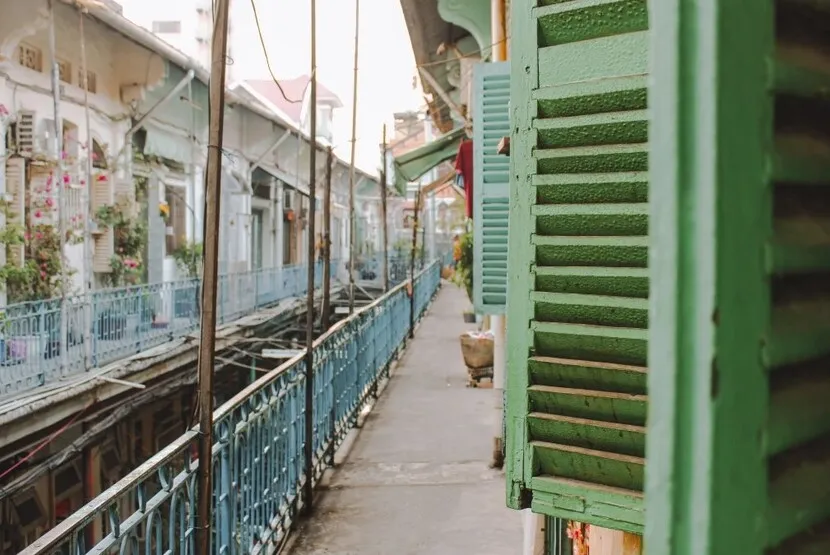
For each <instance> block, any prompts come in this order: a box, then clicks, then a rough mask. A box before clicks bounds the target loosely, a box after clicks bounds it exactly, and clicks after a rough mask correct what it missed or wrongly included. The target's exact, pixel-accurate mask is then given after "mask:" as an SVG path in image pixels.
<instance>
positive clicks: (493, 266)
mask: <svg viewBox="0 0 830 555" xmlns="http://www.w3.org/2000/svg"><path fill="white" fill-rule="evenodd" d="M473 94H474V98H475V101H474V105H473V175H474V178H473V179H474V180H475V183H474V185H473V222H474V228H473V233H474V238H473V249H474V252H473V260H474V266H473V305H474V307H475V309H476V312H478V313H479V314H504V313H505V307H506V305H507V250H508V243H507V233H508V217H509V204H510V201H509V196H510V177H509V174H510V160H509V158H508V157H507V156H504V155H500V154H497V153H496V150H497V149H498V144H499V141H501V139H502V138H503V137H507V136H509V135H510V111H509V103H510V64H509V63H508V62H499V63H480V64H477V65H476V66H474V68H473Z"/></svg>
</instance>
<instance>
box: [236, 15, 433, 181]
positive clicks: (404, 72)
mask: <svg viewBox="0 0 830 555" xmlns="http://www.w3.org/2000/svg"><path fill="white" fill-rule="evenodd" d="M254 1H255V2H256V7H257V13H258V15H259V20H260V24H261V26H262V29H263V35H264V37H265V44H266V47H267V50H268V56H269V58H270V60H271V67H272V69H273V71H274V73H275V75H276V76H277V77H278V78H291V77H294V76H297V75H301V74H308V73H309V71H310V63H311V62H310V56H311V55H310V48H309V45H310V20H311V17H310V0H254ZM232 2H233V3H232V4H231V6H232V14H231V21H232V25H233V37H232V40H233V45H232V48H233V77H234V79H267V78H269V74H268V70H267V66H266V63H265V56H264V54H263V52H262V47H261V45H260V42H259V38H258V36H257V34H256V26H255V24H254V17H253V11H252V8H251V0H232ZM354 21H355V0H317V65H318V70H317V75H318V79H319V82H320V83H322V84H324V85H325V86H326V87H327V88H328V89H330V90H331V91H332V92H334V93H335V94H337V96H339V97H340V99H341V100H342V102H343V105H344V106H343V108H341V109H340V110H338V111H337V113H336V115H335V121H334V135H335V137H334V140H335V151H336V152H337V154H338V155H339V156H341V157H342V158H344V159H346V160H348V159H349V154H350V152H349V151H350V145H349V140H350V138H351V116H352V109H351V107H352V98H353V95H352V87H353V82H354V81H353V79H354ZM358 51H359V61H358V93H357V98H358V104H357V148H356V154H355V158H356V163H357V165H358V166H359V167H361V168H362V169H365V170H367V171H371V172H372V173H374V172H375V170H376V169H377V167H378V165H379V159H380V154H379V146H378V145H380V143H381V134H382V126H383V124H384V123H388V124H389V125H390V135H391V124H392V121H393V120H392V114H393V113H394V112H399V111H405V110H414V109H417V108H418V107H419V105H421V104H422V103H423V101H422V99H421V96H420V94H419V93H418V92H417V91H415V90H413V88H412V79H413V76H414V75H415V60H414V56H413V54H412V47H411V45H410V42H409V34H408V32H407V29H406V25H405V23H404V18H403V13H402V12H401V6H400V2H399V0H360V43H359V48H358Z"/></svg>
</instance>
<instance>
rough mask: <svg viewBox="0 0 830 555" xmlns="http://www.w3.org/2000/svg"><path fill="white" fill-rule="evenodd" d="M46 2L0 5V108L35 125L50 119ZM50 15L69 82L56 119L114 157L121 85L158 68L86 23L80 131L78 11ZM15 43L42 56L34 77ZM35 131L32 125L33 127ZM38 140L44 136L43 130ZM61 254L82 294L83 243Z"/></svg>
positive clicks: (77, 207) (123, 110)
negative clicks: (31, 118)
mask: <svg viewBox="0 0 830 555" xmlns="http://www.w3.org/2000/svg"><path fill="white" fill-rule="evenodd" d="M46 5H47V4H46V0H26V1H21V0H16V1H14V2H11V1H8V0H6V1H5V2H4V6H3V16H2V17H0V37H3V41H2V43H0V104H2V105H3V106H5V107H6V109H7V110H8V111H9V112H11V113H12V114H15V113H17V112H18V111H20V110H32V111H34V112H36V119H37V120H45V119H49V120H53V119H54V108H53V100H52V92H51V91H52V82H51V73H50V69H51V64H52V60H51V58H50V56H49V36H48V19H47V16H48V13H47V11H46ZM55 14H56V16H55V17H56V29H57V32H56V43H57V52H58V57H59V59H61V60H62V61H65V62H68V63H69V64H70V65H71V71H70V75H71V80H72V82H71V83H63V101H62V102H61V118H62V119H63V120H68V121H69V122H71V123H72V124H74V125H76V126H77V127H78V142H79V143H80V144H81V145H84V146H86V145H87V144H88V143H89V136H90V135H91V136H92V137H93V138H94V139H95V140H96V141H97V142H99V143H100V144H102V145H103V146H104V147H105V148H106V150H107V154H108V155H109V156H115V155H116V154H117V153H118V151H119V150H120V149H121V148H122V146H123V144H124V133H125V132H126V131H127V130H128V128H129V119H128V115H129V114H128V109H127V107H126V106H124V105H123V104H122V103H121V102H120V88H121V85H122V84H127V83H130V84H132V83H145V84H146V83H149V84H151V85H154V84H156V83H158V82H159V81H160V80H161V79H162V78H163V76H164V63H163V61H162V60H160V59H159V58H158V56H154V55H153V54H151V53H150V52H149V51H148V50H146V49H144V48H142V47H139V46H137V45H135V44H133V43H131V42H129V41H127V40H126V39H124V38H122V37H121V35H119V34H116V33H114V32H113V31H110V30H109V29H107V28H105V27H103V26H101V25H98V24H97V23H95V22H94V21H93V20H92V19H89V18H87V19H86V20H85V35H86V51H87V64H88V69H89V70H90V71H92V72H94V73H95V75H96V82H97V93H96V94H90V95H89V97H90V98H89V106H90V110H89V113H90V122H89V123H90V125H89V129H87V126H86V115H85V109H84V100H83V98H84V95H83V91H82V89H81V87H80V86H79V85H80V83H79V80H80V77H79V71H80V68H81V46H80V40H79V36H80V35H79V32H78V29H79V16H78V12H77V11H76V10H73V9H71V8H70V7H68V6H65V5H63V4H61V3H56V12H55ZM21 41H23V42H25V43H26V44H28V45H30V46H33V47H35V48H38V49H39V50H40V51H41V53H42V62H43V64H42V71H41V72H37V71H33V70H30V69H28V68H25V67H22V66H20V65H18V64H17V60H18V56H17V47H18V44H19V43H20V42H21ZM39 127H40V126H39V125H37V124H36V129H38V128H39ZM39 135H40V137H41V138H44V137H45V135H44V132H43V131H40V132H39ZM44 143H46V141H44ZM46 144H48V143H46ZM67 146H71V145H67ZM79 152H80V153H81V156H83V157H86V156H87V154H86V153H87V152H88V151H87V150H85V149H84V148H79ZM68 164H69V165H70V166H72V168H80V167H84V164H85V163H84V162H82V161H81V160H69V161H68ZM85 181H86V180H85ZM77 185H79V186H85V185H88V184H86V183H84V184H83V185H82V184H80V183H78V184H77ZM81 196H82V192H81V190H80V189H79V190H78V191H77V193H76V194H74V195H73V197H72V198H73V199H74V201H75V202H71V203H70V206H69V210H68V212H69V213H68V217H71V216H73V215H76V216H77V215H82V216H83V215H85V214H84V209H85V203H84V202H83V199H82V198H81ZM81 225H82V224H81ZM66 256H67V259H68V262H69V265H70V267H72V268H73V269H75V270H76V274H75V276H74V279H73V282H72V288H73V289H74V290H81V289H82V288H83V284H84V281H85V276H84V273H83V270H84V260H83V246H82V245H69V246H67V250H66Z"/></svg>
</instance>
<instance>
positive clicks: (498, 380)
mask: <svg viewBox="0 0 830 555" xmlns="http://www.w3.org/2000/svg"><path fill="white" fill-rule="evenodd" d="M490 325H491V328H490V329H491V331H492V332H493V393H494V394H495V396H496V421H495V430H494V432H495V434H494V435H493V461H492V463H491V465H492V467H493V468H501V467H502V466H504V374H505V370H506V366H507V356H506V347H507V341H506V328H505V317H504V316H503V315H500V314H499V315H495V314H494V315H492V316H490Z"/></svg>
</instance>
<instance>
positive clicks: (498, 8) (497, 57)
mask: <svg viewBox="0 0 830 555" xmlns="http://www.w3.org/2000/svg"><path fill="white" fill-rule="evenodd" d="M505 20H506V13H505V9H504V0H490V21H491V24H490V27H491V30H492V37H493V52H492V54H491V59H492V60H493V61H494V62H503V61H505V60H507V32H506V29H507V26H506V24H505V23H506V22H505Z"/></svg>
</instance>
